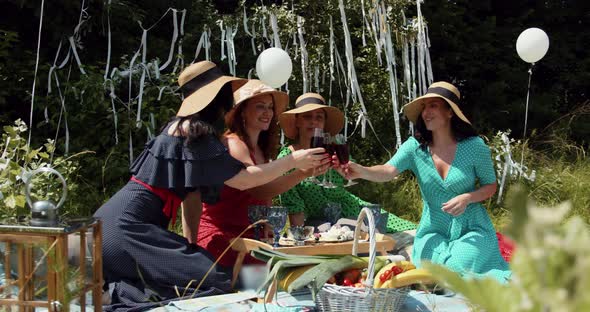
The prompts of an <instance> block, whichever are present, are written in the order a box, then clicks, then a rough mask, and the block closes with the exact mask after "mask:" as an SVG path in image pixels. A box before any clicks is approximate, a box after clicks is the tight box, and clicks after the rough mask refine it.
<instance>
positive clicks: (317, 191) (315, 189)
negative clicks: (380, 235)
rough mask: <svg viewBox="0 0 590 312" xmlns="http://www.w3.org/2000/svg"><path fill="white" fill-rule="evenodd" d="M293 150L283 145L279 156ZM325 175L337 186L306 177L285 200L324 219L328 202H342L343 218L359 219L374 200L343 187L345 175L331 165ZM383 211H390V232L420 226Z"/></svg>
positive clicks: (287, 204) (292, 208)
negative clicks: (330, 186) (318, 183)
mask: <svg viewBox="0 0 590 312" xmlns="http://www.w3.org/2000/svg"><path fill="white" fill-rule="evenodd" d="M289 154H291V150H290V149H289V148H288V147H283V148H282V149H281V151H280V153H279V156H278V158H281V157H285V156H287V155H289ZM325 175H326V179H327V180H331V182H332V183H334V184H335V185H337V187H336V188H331V189H329V188H325V187H322V186H319V185H317V184H315V183H312V182H308V181H305V180H304V181H301V182H300V183H299V184H297V185H296V186H295V187H293V188H291V189H290V190H288V191H287V192H285V193H283V194H281V196H280V201H281V204H282V205H283V206H285V207H287V208H288V209H289V213H290V214H293V213H297V212H301V211H303V212H305V217H306V218H307V219H321V218H324V215H323V209H324V207H325V206H326V204H327V203H330V202H336V203H340V205H341V206H342V217H343V218H349V219H356V218H357V217H358V214H359V213H360V211H361V209H362V207H363V206H366V205H368V204H370V203H369V202H367V201H364V200H362V199H360V198H359V197H357V196H355V195H353V194H351V193H349V192H348V191H347V190H346V189H345V188H344V187H343V185H344V184H345V183H346V181H345V179H344V178H343V177H342V176H341V175H340V174H339V173H338V172H336V171H335V170H332V169H330V170H329V171H328V172H327V173H326V174H325ZM317 178H318V179H319V180H320V181H323V179H324V176H323V175H320V176H318V177H317ZM381 213H382V214H387V215H388V217H387V232H388V233H395V232H399V231H405V230H413V229H415V228H416V224H415V223H413V222H410V221H408V220H404V219H402V218H399V217H398V216H396V215H394V214H392V213H387V212H386V211H385V210H382V211H381Z"/></svg>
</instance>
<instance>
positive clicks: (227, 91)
mask: <svg viewBox="0 0 590 312" xmlns="http://www.w3.org/2000/svg"><path fill="white" fill-rule="evenodd" d="M233 103H234V99H233V96H232V89H231V85H230V84H229V83H227V84H225V85H224V86H223V87H222V88H221V89H220V90H219V92H218V93H217V95H216V96H215V98H214V99H213V101H211V103H209V105H207V106H206V107H205V108H204V109H203V110H201V111H199V112H198V113H195V114H192V115H189V116H184V117H173V118H172V120H171V121H170V123H171V122H174V121H178V123H177V124H176V129H175V130H174V131H175V132H176V131H178V133H179V134H180V136H181V137H185V138H186V144H191V143H193V142H195V141H197V140H199V139H201V138H202V137H204V136H207V135H214V136H217V137H218V136H219V135H220V132H219V131H218V129H216V128H215V127H214V126H213V124H215V123H216V122H219V121H222V120H223V114H224V113H225V112H227V111H229V110H230V109H231V108H232V106H233ZM187 120H188V122H189V123H188V129H186V130H185V129H184V128H183V127H182V125H183V124H184V122H185V121H187Z"/></svg>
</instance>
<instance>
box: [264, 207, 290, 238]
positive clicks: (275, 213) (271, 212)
mask: <svg viewBox="0 0 590 312" xmlns="http://www.w3.org/2000/svg"><path fill="white" fill-rule="evenodd" d="M266 219H267V220H268V223H270V225H271V226H272V230H273V232H274V238H275V242H274V247H275V248H276V247H279V239H280V238H281V237H280V235H281V230H282V229H283V228H284V227H285V225H286V224H287V208H286V207H280V206H272V207H270V208H268V211H267V214H266Z"/></svg>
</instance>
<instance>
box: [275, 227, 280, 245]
mask: <svg viewBox="0 0 590 312" xmlns="http://www.w3.org/2000/svg"><path fill="white" fill-rule="evenodd" d="M274 233H275V244H274V247H275V248H276V247H279V239H281V238H280V237H279V235H280V234H281V233H280V232H279V231H275V232H274Z"/></svg>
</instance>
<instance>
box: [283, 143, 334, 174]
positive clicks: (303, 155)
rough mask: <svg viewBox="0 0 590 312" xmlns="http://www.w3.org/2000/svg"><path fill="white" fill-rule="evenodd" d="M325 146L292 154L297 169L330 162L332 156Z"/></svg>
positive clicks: (311, 167)
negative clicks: (327, 152)
mask: <svg viewBox="0 0 590 312" xmlns="http://www.w3.org/2000/svg"><path fill="white" fill-rule="evenodd" d="M325 152H326V150H325V149H324V148H323V147H318V148H310V149H303V150H297V151H294V152H293V153H292V154H291V155H292V157H293V161H294V162H295V168H297V169H313V168H317V167H319V166H323V165H329V164H330V157H329V156H328V155H327V154H326V153H325Z"/></svg>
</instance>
